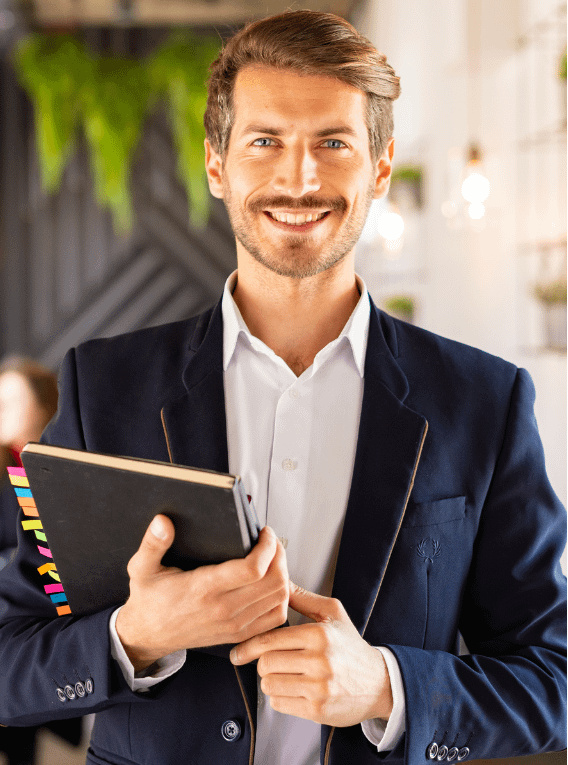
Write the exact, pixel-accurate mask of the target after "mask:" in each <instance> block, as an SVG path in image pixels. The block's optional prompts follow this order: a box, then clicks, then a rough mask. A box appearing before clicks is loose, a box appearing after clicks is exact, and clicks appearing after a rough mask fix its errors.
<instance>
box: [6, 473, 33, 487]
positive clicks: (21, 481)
mask: <svg viewBox="0 0 568 765" xmlns="http://www.w3.org/2000/svg"><path fill="white" fill-rule="evenodd" d="M10 483H11V484H12V486H29V485H30V482H29V481H28V479H27V478H24V476H23V475H11V476H10Z"/></svg>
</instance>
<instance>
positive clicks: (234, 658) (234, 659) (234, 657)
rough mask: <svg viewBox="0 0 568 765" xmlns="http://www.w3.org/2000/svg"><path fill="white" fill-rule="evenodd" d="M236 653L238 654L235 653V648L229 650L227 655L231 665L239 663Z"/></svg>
mask: <svg viewBox="0 0 568 765" xmlns="http://www.w3.org/2000/svg"><path fill="white" fill-rule="evenodd" d="M238 653H239V652H238V651H237V649H236V648H233V649H232V650H231V653H230V654H229V658H230V659H231V661H232V662H233V664H238V663H239V657H238Z"/></svg>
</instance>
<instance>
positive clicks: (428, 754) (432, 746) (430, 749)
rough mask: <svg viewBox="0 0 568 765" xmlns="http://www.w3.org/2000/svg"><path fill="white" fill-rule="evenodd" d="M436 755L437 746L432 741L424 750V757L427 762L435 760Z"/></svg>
mask: <svg viewBox="0 0 568 765" xmlns="http://www.w3.org/2000/svg"><path fill="white" fill-rule="evenodd" d="M437 755H438V744H437V743H436V742H435V741H432V743H431V744H430V746H429V747H428V749H426V757H428V759H429V760H435V759H436V757H437Z"/></svg>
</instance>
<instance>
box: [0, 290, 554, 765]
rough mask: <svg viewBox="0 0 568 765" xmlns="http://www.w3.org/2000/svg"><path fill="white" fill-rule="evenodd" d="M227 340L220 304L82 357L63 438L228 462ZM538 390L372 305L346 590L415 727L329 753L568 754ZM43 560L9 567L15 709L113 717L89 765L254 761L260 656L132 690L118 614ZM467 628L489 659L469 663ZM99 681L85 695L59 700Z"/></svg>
mask: <svg viewBox="0 0 568 765" xmlns="http://www.w3.org/2000/svg"><path fill="white" fill-rule="evenodd" d="M222 340H223V332H222V314H221V304H220V302H219V303H218V304H217V306H216V307H215V308H214V309H210V310H209V311H207V312H205V313H203V314H202V315H200V316H198V317H195V318H193V319H189V320H187V321H183V322H178V323H175V324H170V325H167V326H162V327H156V328H151V329H145V330H141V331H138V332H134V333H131V334H127V335H123V336H120V337H117V338H113V339H103V340H94V341H90V342H87V343H85V344H83V345H81V346H79V347H78V348H77V349H76V350H71V351H70V352H69V353H68V355H67V356H66V358H65V361H64V363H63V365H62V369H61V375H60V379H61V395H60V408H59V410H58V413H57V415H56V417H55V418H54V420H53V421H52V423H51V424H50V426H49V427H48V429H47V431H46V433H45V435H44V438H45V441H47V442H49V443H53V444H61V445H64V446H69V447H74V448H79V449H88V450H92V451H100V452H107V453H113V454H123V455H132V456H135V457H143V458H149V459H155V460H156V459H157V460H165V461H168V460H169V459H170V457H171V459H172V460H173V461H174V462H176V463H180V464H184V465H192V466H196V467H204V468H213V469H217V470H222V471H227V470H228V455H227V436H226V420H225V404H224V391H223V367H222ZM533 400H534V389H533V386H532V382H531V380H530V377H529V375H528V374H527V373H526V372H525V371H523V370H519V369H517V368H516V367H515V366H513V365H512V364H509V363H508V362H505V361H503V360H501V359H498V358H495V357H493V356H490V355H488V354H486V353H483V352H481V351H478V350H475V349H473V348H470V347H468V346H465V345H461V344H459V343H456V342H453V341H449V340H446V339H443V338H441V337H439V336H436V335H434V334H432V333H429V332H427V331H425V330H423V329H419V328H417V327H413V326H411V325H408V324H405V323H404V322H400V321H397V320H394V319H392V318H391V317H389V316H388V315H386V314H385V313H383V312H381V311H379V310H378V309H377V308H376V307H375V306H374V305H372V307H371V322H370V329H369V341H368V348H367V356H366V362H365V379H364V395H363V404H362V412H361V423H360V428H359V437H358V442H357V451H356V458H355V465H354V473H353V479H352V484H351V491H350V495H349V501H348V506H347V511H346V517H345V524H344V528H343V534H342V538H341V546H340V550H339V557H338V561H337V569H336V574H335V580H334V586H333V596H334V597H336V598H339V600H341V602H342V603H343V605H344V606H345V608H346V610H347V613H348V614H349V616H350V618H351V619H352V621H353V622H354V624H355V625H356V627H357V629H358V630H359V631H360V633H361V634H362V635H363V637H364V638H365V639H366V640H367V641H368V642H369V643H370V644H372V645H376V646H378V645H386V646H388V647H389V648H390V649H391V651H392V652H393V653H394V655H395V656H396V658H397V660H398V662H399V665H400V668H401V673H402V679H403V683H404V688H405V694H406V733H405V734H404V736H403V737H402V738H401V740H400V742H399V744H398V745H397V746H396V748H395V749H394V750H393V751H392V752H389V753H383V754H378V753H377V752H376V747H374V746H372V745H371V744H370V743H369V742H368V741H367V739H366V738H365V736H364V735H363V733H362V731H361V726H360V725H355V726H352V727H346V728H330V727H328V726H325V725H324V726H322V731H321V763H322V764H325V765H352V763H357V765H371V763H376V762H379V761H382V760H385V761H386V762H389V763H401V764H402V763H406V765H422V764H423V763H426V762H428V757H429V754H430V753H431V752H432V750H431V749H429V747H430V744H432V743H433V742H434V743H436V744H437V745H438V748H439V749H441V754H442V755H444V754H446V750H445V749H444V748H443V747H447V750H449V751H451V752H452V754H453V755H455V757H453V761H456V762H457V754H456V749H457V750H459V751H460V753H461V754H460V757H462V756H463V758H465V759H477V758H492V757H506V756H513V755H526V754H530V753H536V752H545V751H550V750H560V749H562V748H563V747H564V746H565V732H564V727H565V720H566V709H565V659H564V642H565V641H564V637H565V629H564V623H563V621H564V593H565V580H564V577H563V576H562V574H561V572H560V568H559V564H558V560H559V557H560V554H561V552H562V549H563V547H564V527H565V513H564V510H563V508H562V507H561V505H560V503H559V502H558V499H557V498H556V496H555V494H554V492H553V490H552V488H551V486H550V484H549V482H548V479H547V477H546V472H545V465H544V456H543V452H542V447H541V442H540V439H539V436H538V432H537V427H536V423H535V420H534V416H533V411H532V404H533ZM166 434H167V435H166ZM338 438H341V434H340V433H338ZM19 525H21V524H19ZM84 544H85V545H88V544H89V540H88V539H85V540H84ZM77 552H78V554H80V550H78V551H77ZM43 562H45V559H41V556H40V555H39V553H38V551H37V546H36V543H35V537H34V535H33V533H32V532H23V531H22V529H21V528H20V530H19V549H18V553H17V556H16V557H15V559H14V560H13V562H12V563H11V564H10V565H9V566H7V567H6V568H5V569H4V570H3V571H2V572H0V667H1V672H0V722H2V723H3V724H5V725H15V726H19V725H34V724H37V723H40V722H42V721H44V720H47V719H63V718H66V717H72V716H76V715H84V714H86V713H88V712H97V717H96V723H95V728H94V732H93V737H92V741H91V747H90V750H89V755H88V762H89V763H98V764H99V765H103V764H107V763H114V765H133V764H134V763H135V764H136V765H178V764H179V763H182V762H183V763H191V764H192V765H201V764H202V763H203V765H205V764H207V765H210V763H229V762H230V763H235V764H236V765H247V763H248V764H249V765H252V762H253V753H254V741H255V724H256V668H255V666H254V664H253V665H250V666H244V667H239V668H236V667H233V666H232V665H231V663H230V662H229V661H228V659H226V658H223V657H220V656H213V655H210V654H208V653H205V652H202V651H198V650H192V651H188V656H187V661H186V663H185V665H184V667H183V668H182V669H181V670H180V671H179V672H178V673H177V674H175V675H174V676H172V677H171V678H169V679H167V680H165V681H163V682H162V683H160V684H158V685H157V686H156V687H154V688H153V689H152V690H151V691H150V692H149V693H146V694H138V693H133V692H132V691H130V689H129V688H128V687H127V686H126V683H125V681H124V679H123V677H122V674H121V672H120V670H119V669H118V667H117V665H116V663H115V662H114V660H112V659H111V656H110V646H109V634H108V621H109V617H110V615H111V612H112V609H107V610H105V611H102V612H99V613H96V614H93V615H91V616H87V617H82V618H77V617H73V616H59V617H58V616H56V613H55V606H54V605H53V604H52V603H51V601H50V599H49V597H48V596H47V595H46V594H45V593H44V588H43V584H44V583H45V582H46V577H45V576H43V577H42V576H41V575H40V574H39V573H38V570H37V569H38V567H39V566H40V565H41V563H43ZM85 573H86V575H88V572H85ZM458 632H461V634H462V635H463V637H464V639H465V642H466V644H467V646H468V648H469V651H470V652H471V655H467V656H458V655H457V654H458ZM87 680H89V681H90V683H86V681H87ZM79 681H80V682H81V683H82V685H80V686H79V691H78V692H77V693H73V692H72V693H70V694H69V695H71V696H74V698H66V697H65V695H64V694H61V693H60V691H58V689H61V688H65V686H71V691H73V686H74V684H77V683H78V682H79ZM85 686H86V687H87V691H86V692H84V693H83V692H82V691H84V689H85ZM60 695H63V696H64V698H63V700H60V698H59V696H60ZM227 721H233V723H234V725H229V726H225V728H223V726H224V723H225V722H227ZM222 729H223V731H224V732H225V736H224V735H223V734H222V733H223V731H222ZM447 756H448V755H447V754H446V759H447ZM440 759H442V758H440ZM291 765H293V763H291Z"/></svg>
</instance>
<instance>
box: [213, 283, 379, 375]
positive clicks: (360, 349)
mask: <svg viewBox="0 0 568 765" xmlns="http://www.w3.org/2000/svg"><path fill="white" fill-rule="evenodd" d="M355 279H356V281H357V287H358V288H359V292H360V295H361V296H360V298H359V302H358V303H357V305H356V306H355V308H354V309H353V312H352V314H351V316H350V317H349V319H348V320H347V323H346V324H345V326H344V327H343V329H342V331H341V334H340V335H339V337H337V338H336V339H335V340H333V341H332V343H329V344H328V345H327V346H326V348H330V350H331V347H333V348H335V347H336V346H337V345H339V343H340V342H342V341H343V338H344V337H346V338H347V339H348V341H349V344H350V346H351V350H352V352H353V359H354V361H355V364H356V366H357V370H358V372H359V375H360V376H361V377H363V376H364V369H365V354H366V352H367V338H368V336H369V318H370V312H371V304H370V301H369V293H368V291H367V286H366V285H365V282H364V281H363V279H361V277H360V276H359V275H358V274H355ZM236 284H237V271H233V273H232V274H231V275H230V276H229V277H228V279H227V281H226V282H225V289H224V290H223V299H222V303H221V310H222V313H223V369H224V370H225V371H226V370H227V367H228V366H229V364H230V363H231V359H232V358H233V354H234V352H235V348H236V346H237V341H238V339H239V336H240V335H243V336H244V337H246V338H247V339H248V340H249V342H250V344H251V345H252V346H253V347H258V344H259V343H260V344H262V345H264V343H262V341H260V340H259V339H258V338H255V337H254V336H253V335H252V334H251V333H250V331H249V328H248V327H247V325H246V324H245V321H244V319H243V317H242V314H241V312H240V310H239V307H238V306H237V304H236V303H235V301H234V298H233V291H234V289H235V287H236ZM266 347H267V348H268V346H266ZM269 350H270V349H269ZM323 350H324V349H322V351H323ZM322 351H320V352H319V353H322ZM318 356H319V354H318ZM318 356H316V360H317V358H318ZM314 363H315V362H314Z"/></svg>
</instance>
